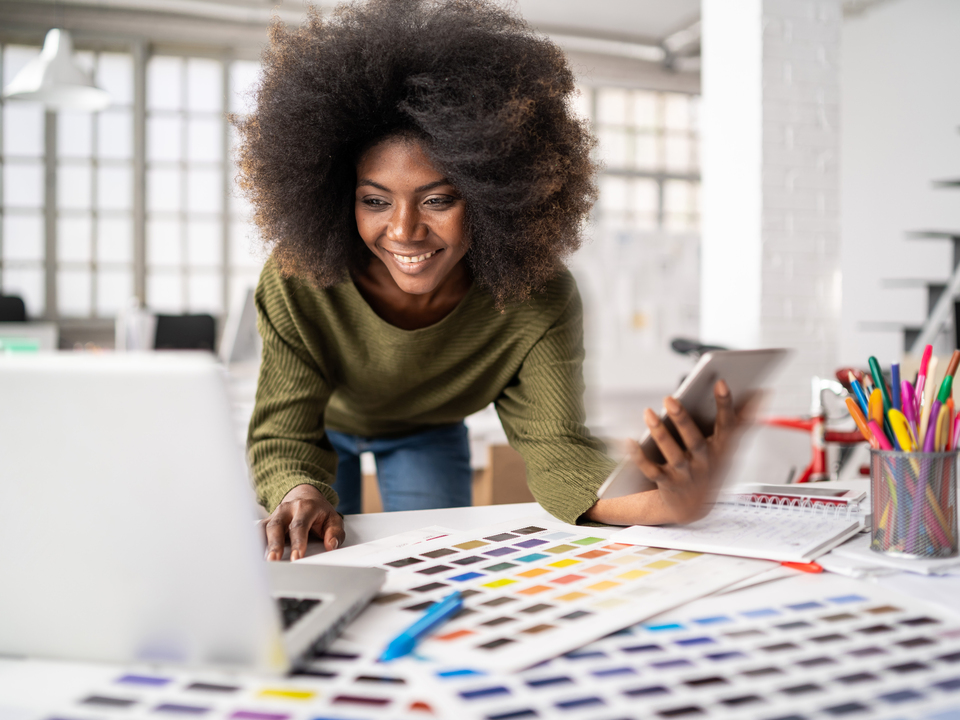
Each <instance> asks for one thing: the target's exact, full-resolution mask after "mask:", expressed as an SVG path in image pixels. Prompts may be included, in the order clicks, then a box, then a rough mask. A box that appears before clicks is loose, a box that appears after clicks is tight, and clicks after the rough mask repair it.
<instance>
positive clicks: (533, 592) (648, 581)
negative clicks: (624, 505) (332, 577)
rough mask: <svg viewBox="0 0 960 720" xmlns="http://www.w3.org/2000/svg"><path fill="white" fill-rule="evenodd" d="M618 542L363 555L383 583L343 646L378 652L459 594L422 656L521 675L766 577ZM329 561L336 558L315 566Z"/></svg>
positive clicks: (530, 531) (732, 564)
mask: <svg viewBox="0 0 960 720" xmlns="http://www.w3.org/2000/svg"><path fill="white" fill-rule="evenodd" d="M613 532H615V531H614V530H613V529H609V528H605V529H594V528H579V527H573V526H568V525H563V524H560V523H549V522H540V521H539V520H538V522H537V523H534V524H525V523H524V522H523V521H522V520H521V521H513V522H510V523H500V524H497V525H493V526H489V527H486V528H482V529H480V530H476V531H472V532H471V533H469V534H450V535H449V536H446V537H442V538H439V539H436V540H431V541H426V542H422V543H419V544H416V545H411V546H406V547H403V548H400V549H395V550H392V551H384V552H383V553H380V554H378V555H365V556H364V558H363V562H364V564H370V565H379V566H380V567H383V568H385V569H386V570H388V571H389V574H388V578H387V582H386V585H385V586H384V588H383V591H382V593H381V595H380V596H379V597H378V598H377V599H376V600H375V601H374V602H373V603H372V604H371V606H370V607H369V608H368V609H367V610H365V611H364V612H363V613H362V614H361V615H360V617H359V618H358V619H357V620H355V621H354V622H353V623H352V624H351V625H350V626H349V627H348V628H347V629H346V631H345V632H344V634H343V636H342V638H341V640H340V641H338V642H341V643H345V644H346V645H345V646H346V647H349V648H351V649H352V650H353V651H355V652H361V653H362V652H369V650H370V648H373V649H382V647H381V646H382V645H385V643H386V642H387V641H388V640H389V639H390V638H391V637H393V636H394V635H395V634H396V633H398V632H399V631H400V630H402V629H403V628H404V627H406V626H407V625H409V624H410V622H411V621H412V619H415V618H414V617H413V614H414V613H422V612H423V610H424V609H426V608H428V607H430V605H431V604H433V603H434V602H436V601H438V600H440V599H441V598H442V597H443V596H445V595H447V594H449V593H450V592H451V591H453V590H459V591H461V593H462V594H463V595H464V609H463V610H462V611H461V612H460V614H459V615H458V616H457V617H455V618H454V619H452V620H451V621H449V622H448V623H447V624H446V625H444V626H443V628H441V629H440V630H439V631H438V632H437V633H436V634H434V635H433V636H431V637H430V638H428V639H426V640H425V641H423V642H422V643H421V644H420V646H419V648H418V653H419V655H420V657H421V658H427V659H430V660H436V661H444V660H455V661H456V662H458V663H462V664H465V665H468V666H470V667H473V668H486V669H497V670H507V671H509V670H518V669H521V668H525V667H529V666H531V665H533V664H535V663H538V662H541V661H543V660H547V659H549V658H551V657H554V656H556V655H559V654H560V653H563V652H567V651H569V650H572V649H574V648H576V647H579V646H581V645H584V644H585V643H588V642H591V641H592V640H595V639H597V638H599V637H602V636H603V635H606V634H607V633H610V632H614V631H616V630H619V629H621V628H623V627H626V626H629V625H631V624H633V623H635V622H637V621H639V620H642V619H644V618H646V617H650V616H651V615H654V614H656V613H658V612H663V611H664V610H666V609H668V608H672V607H676V606H678V605H680V604H682V603H685V602H689V601H690V600H693V599H696V598H699V597H702V596H704V595H707V594H710V593H712V592H716V591H717V590H719V589H721V588H723V587H727V586H729V585H732V584H734V583H736V582H740V581H741V580H744V579H746V578H749V577H752V576H753V575H756V574H758V573H760V572H763V571H765V570H767V569H769V568H770V567H771V563H767V562H763V561H757V560H745V559H742V558H733V557H720V556H702V555H700V554H698V553H693V552H676V551H673V550H663V549H660V548H650V547H645V546H639V545H635V544H631V543H618V542H611V541H610V540H609V539H608V537H607V536H609V535H610V534H612V533H613ZM325 558H336V553H332V554H330V555H329V556H318V557H316V558H315V560H316V561H317V562H320V563H322V562H323V560H324V559H325ZM404 662H412V660H407V661H404Z"/></svg>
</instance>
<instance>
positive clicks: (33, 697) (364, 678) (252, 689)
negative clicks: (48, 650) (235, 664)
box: [0, 653, 460, 720]
mask: <svg viewBox="0 0 960 720" xmlns="http://www.w3.org/2000/svg"><path fill="white" fill-rule="evenodd" d="M413 670H414V671H416V670H419V668H416V667H414V668H413ZM78 675H79V676H80V677H81V678H82V680H81V681H80V682H78V678H77V676H78ZM11 676H15V677H16V679H17V683H18V685H19V686H25V687H18V688H17V692H16V699H14V697H12V695H13V693H11V692H10V688H9V687H8V686H7V685H6V684H5V680H6V679H8V678H10V677H11ZM64 689H66V691H65V692H64V691H63V690H64ZM459 705H460V701H459V699H458V698H456V697H454V696H452V695H450V694H446V693H438V685H437V681H436V679H435V678H433V677H431V676H430V675H428V674H426V673H425V672H420V673H417V672H409V671H408V672H397V671H396V669H395V668H389V669H388V668H386V667H384V666H383V665H378V664H376V663H372V662H367V661H365V660H364V659H362V658H359V657H358V656H356V655H350V654H344V653H323V654H320V655H318V656H317V659H316V665H315V666H314V667H313V668H311V669H308V670H306V671H303V672H298V673H295V674H294V675H292V676H290V677H285V678H274V679H266V678H262V677H260V678H258V677H254V676H251V675H244V674H228V673H217V672H210V671H206V672H204V671H196V670H194V671H192V672H187V671H182V670H176V669H171V668H163V669H158V668H155V667H154V668H151V667H143V668H138V669H137V670H136V671H135V672H130V671H129V670H124V669H121V668H119V667H116V666H110V665H104V664H80V663H58V662H45V661H40V660H32V661H29V662H28V663H24V662H23V661H16V660H12V659H9V660H8V659H0V716H2V717H4V718H7V717H16V718H18V719H19V718H31V719H33V718H36V720H55V719H59V720H103V719H104V718H113V719H115V720H121V719H124V720H134V719H136V720H143V719H144V718H157V720H162V719H163V718H166V719H168V720H177V719H178V718H181V719H183V720H186V719H187V718H203V719H204V720H318V719H326V720H334V719H336V720H363V719H365V718H366V719H370V720H373V719H375V718H394V719H397V720H424V719H425V718H431V717H437V718H438V717H448V716H450V714H451V713H452V712H455V709H456V707H458V706H459ZM10 712H13V714H12V715H10Z"/></svg>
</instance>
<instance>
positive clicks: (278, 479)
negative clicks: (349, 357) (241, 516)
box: [247, 271, 338, 512]
mask: <svg viewBox="0 0 960 720" xmlns="http://www.w3.org/2000/svg"><path fill="white" fill-rule="evenodd" d="M284 290H285V288H284V287H283V286H282V284H281V283H280V278H279V276H278V274H277V273H275V272H266V271H265V272H264V273H263V276H262V277H261V280H260V283H259V285H258V287H257V292H256V304H257V312H258V316H257V327H258V329H259V330H260V336H261V337H262V338H263V357H262V360H261V365H260V377H259V380H258V381H257V397H256V404H255V405H254V410H253V416H252V418H251V420H250V430H249V436H248V442H247V446H248V451H249V455H250V464H251V466H252V468H253V473H254V484H255V486H256V490H257V498H258V500H259V501H260V504H261V505H263V506H264V507H265V508H266V509H267V510H268V511H271V512H272V511H273V509H274V508H275V507H276V506H277V505H279V504H280V501H281V500H282V499H283V497H284V495H286V494H287V493H288V492H290V490H292V489H293V488H294V487H296V486H297V485H303V484H305V483H306V484H310V485H313V486H314V487H316V488H317V489H319V490H320V492H322V493H323V494H324V496H325V497H326V498H327V500H329V501H330V503H331V504H332V505H333V506H334V507H336V505H337V502H338V498H337V494H336V492H334V490H333V488H332V487H331V485H332V483H333V480H334V478H335V477H336V472H337V453H336V451H335V450H334V449H333V446H332V445H330V442H329V440H327V438H326V435H325V432H324V423H323V411H324V408H325V407H326V405H327V401H328V400H329V398H330V385H329V383H328V382H327V380H326V379H325V378H324V377H323V373H322V372H321V370H320V368H319V367H318V366H317V364H316V362H315V361H314V360H313V358H311V356H310V355H309V353H307V352H306V350H305V348H304V347H303V343H302V337H301V335H300V333H299V332H298V330H297V328H296V324H295V321H294V319H295V316H294V314H293V313H292V312H291V302H290V297H289V296H288V294H287V293H286V292H284Z"/></svg>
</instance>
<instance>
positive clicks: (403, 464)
mask: <svg viewBox="0 0 960 720" xmlns="http://www.w3.org/2000/svg"><path fill="white" fill-rule="evenodd" d="M327 437H329V438H330V442H331V443H332V444H333V447H334V449H335V450H336V451H337V457H338V458H339V464H338V465H337V479H336V481H335V482H334V483H333V489H334V490H336V491H337V495H338V496H339V497H340V503H339V504H338V505H337V511H338V512H340V513H342V514H344V515H350V514H353V513H359V512H361V503H360V483H361V479H360V453H364V452H372V453H373V456H374V458H375V459H376V462H377V484H378V485H379V487H380V498H381V500H382V502H383V509H384V510H385V511H386V512H393V511H395V510H427V509H432V508H447V507H463V506H466V505H471V504H472V498H473V495H472V487H473V471H472V470H471V469H470V444H469V442H468V440H467V426H466V425H464V424H463V423H462V422H459V423H455V424H453V425H442V426H440V427H436V428H431V429H430V430H425V431H423V432H419V433H414V434H412V435H405V436H404V437H399V438H368V437H360V436H358V435H347V434H346V433H340V432H336V431H334V430H327Z"/></svg>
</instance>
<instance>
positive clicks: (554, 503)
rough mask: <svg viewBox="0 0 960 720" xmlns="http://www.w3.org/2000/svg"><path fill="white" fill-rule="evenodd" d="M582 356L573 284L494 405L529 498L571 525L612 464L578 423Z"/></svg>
mask: <svg viewBox="0 0 960 720" xmlns="http://www.w3.org/2000/svg"><path fill="white" fill-rule="evenodd" d="M583 355H584V352H583V310H582V306H581V303H580V296H579V294H578V293H577V292H576V289H574V290H573V292H572V294H571V295H570V296H569V302H567V304H566V307H565V308H564V310H563V313H562V314H561V315H560V317H559V318H557V320H556V322H555V323H554V324H553V325H552V326H551V327H550V328H549V329H548V330H547V331H546V332H545V333H544V335H543V336H542V337H541V338H540V339H539V340H538V341H537V342H536V344H534V345H533V347H532V348H531V349H530V352H529V353H528V354H527V356H526V357H525V358H524V361H523V364H522V365H521V366H520V371H519V373H518V374H517V377H516V379H515V380H514V381H513V382H511V383H510V384H509V385H507V386H506V387H505V388H504V390H503V392H502V394H501V396H500V398H499V399H498V400H497V403H496V407H497V412H498V414H499V415H500V422H501V423H502V424H503V428H504V430H505V431H506V433H507V438H508V439H509V441H510V445H511V446H513V447H514V448H515V449H516V450H517V451H518V452H519V453H520V455H521V456H522V457H523V461H524V464H525V465H526V470H527V483H528V485H529V486H530V490H531V492H532V493H533V496H534V497H535V498H536V499H537V502H539V503H540V504H541V505H542V506H543V508H544V509H545V510H547V511H548V512H549V513H550V514H552V515H554V516H555V517H557V518H558V519H560V520H562V521H563V522H566V523H571V524H573V523H576V522H577V520H578V519H579V517H580V516H581V515H582V514H583V513H585V512H586V511H587V510H589V509H590V507H591V506H592V505H593V504H594V503H595V502H596V501H597V489H598V488H599V487H600V485H601V484H602V483H603V481H604V480H605V479H606V478H607V476H609V475H610V473H611V472H612V471H613V468H614V466H615V463H614V462H613V461H612V460H610V459H609V458H608V457H607V456H606V454H605V453H604V451H603V447H602V445H601V444H600V442H599V441H597V440H596V439H595V438H593V437H591V435H590V432H589V431H588V430H587V428H586V426H585V424H584V421H585V412H584V408H583V391H584V386H583Z"/></svg>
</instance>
